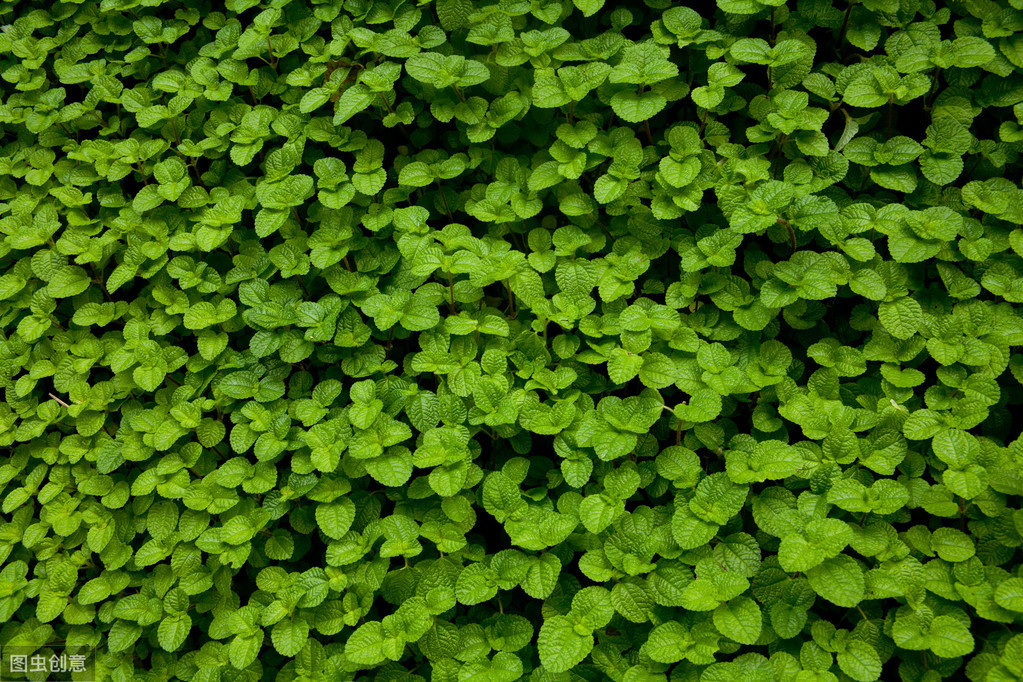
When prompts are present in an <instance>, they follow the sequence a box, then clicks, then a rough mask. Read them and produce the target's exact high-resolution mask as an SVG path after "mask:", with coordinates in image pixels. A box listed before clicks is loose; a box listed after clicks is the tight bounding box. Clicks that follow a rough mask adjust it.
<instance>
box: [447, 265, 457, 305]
mask: <svg viewBox="0 0 1023 682" xmlns="http://www.w3.org/2000/svg"><path fill="white" fill-rule="evenodd" d="M448 295H449V297H450V298H449V301H448V302H449V303H450V304H451V314H452V315H455V314H456V313H455V282H454V280H453V279H452V278H451V273H450V272H448Z"/></svg>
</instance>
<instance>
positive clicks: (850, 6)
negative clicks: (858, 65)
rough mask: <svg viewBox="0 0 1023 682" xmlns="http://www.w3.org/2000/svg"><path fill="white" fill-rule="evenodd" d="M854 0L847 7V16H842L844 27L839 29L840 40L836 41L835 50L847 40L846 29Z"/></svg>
mask: <svg viewBox="0 0 1023 682" xmlns="http://www.w3.org/2000/svg"><path fill="white" fill-rule="evenodd" d="M853 4H854V3H853V2H852V0H849V5H848V6H847V7H846V8H845V16H844V17H842V28H840V29H839V30H838V41H837V42H836V43H835V51H836V52H837V51H838V49H839V48H841V47H842V43H843V41H845V30H846V29H847V28H849V14H850V13H851V12H852V8H853Z"/></svg>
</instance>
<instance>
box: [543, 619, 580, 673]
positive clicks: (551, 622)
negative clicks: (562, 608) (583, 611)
mask: <svg viewBox="0 0 1023 682" xmlns="http://www.w3.org/2000/svg"><path fill="white" fill-rule="evenodd" d="M537 649H538V650H539V652H540V663H541V664H542V665H543V667H544V668H546V669H547V670H548V671H549V672H552V673H563V672H568V671H569V670H571V669H572V668H574V667H575V666H577V665H579V664H580V663H582V661H583V659H585V658H586V657H587V656H588V655H589V654H590V651H592V650H593V635H592V634H590V633H589V632H585V631H584V632H583V633H580V632H577V630H576V626H575V625H573V623H572V621H571V620H569V619H568V618H567V617H565V616H551V617H549V618H545V619H544V621H543V625H541V626H540V634H539V637H538V638H537Z"/></svg>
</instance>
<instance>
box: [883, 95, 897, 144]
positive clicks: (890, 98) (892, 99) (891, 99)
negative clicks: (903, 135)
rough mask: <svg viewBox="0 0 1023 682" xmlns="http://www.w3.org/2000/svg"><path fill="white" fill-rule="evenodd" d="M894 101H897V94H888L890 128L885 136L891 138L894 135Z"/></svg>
mask: <svg viewBox="0 0 1023 682" xmlns="http://www.w3.org/2000/svg"><path fill="white" fill-rule="evenodd" d="M894 103H895V96H894V95H888V130H887V132H886V133H885V138H886V139H889V140H890V139H891V137H892V106H893V105H894Z"/></svg>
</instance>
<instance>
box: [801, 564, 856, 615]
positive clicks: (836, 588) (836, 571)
mask: <svg viewBox="0 0 1023 682" xmlns="http://www.w3.org/2000/svg"><path fill="white" fill-rule="evenodd" d="M806 578H807V580H808V581H809V582H810V587H812V588H813V590H814V592H816V593H817V594H819V595H820V596H821V597H823V598H824V599H826V600H828V601H829V602H831V603H832V604H835V605H836V606H843V607H846V608H851V607H853V606H856V605H857V604H859V603H860V602H861V601H862V600H863V598H864V597H865V596H866V595H865V590H866V584H865V582H864V577H863V569H862V567H861V566H860V564H859V563H858V562H857V561H856V560H855V559H853V558H852V557H849V556H845V555H840V556H837V557H834V558H832V559H826V560H825V561H824V562H822V563H821V564H820V565H818V566H815V567H813V568H811V569H809V570H808V571H807V572H806Z"/></svg>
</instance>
